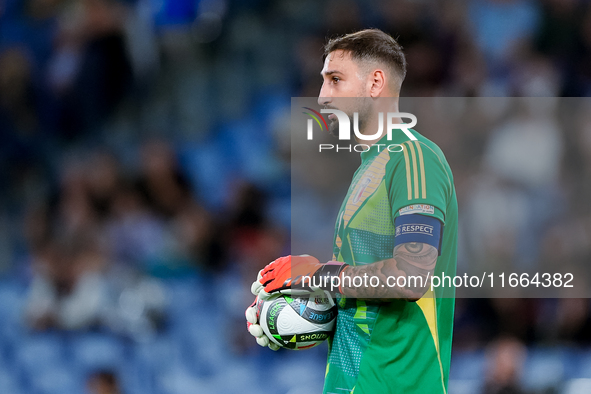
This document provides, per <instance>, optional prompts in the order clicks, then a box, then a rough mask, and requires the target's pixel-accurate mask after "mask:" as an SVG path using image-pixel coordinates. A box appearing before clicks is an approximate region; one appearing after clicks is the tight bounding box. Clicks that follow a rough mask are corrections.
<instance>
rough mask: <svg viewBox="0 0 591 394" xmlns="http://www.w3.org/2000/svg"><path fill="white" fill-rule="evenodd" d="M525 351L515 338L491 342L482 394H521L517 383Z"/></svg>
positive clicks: (521, 391) (521, 390)
mask: <svg viewBox="0 0 591 394" xmlns="http://www.w3.org/2000/svg"><path fill="white" fill-rule="evenodd" d="M526 355H527V349H526V347H525V346H524V345H523V343H521V342H520V341H518V340H517V339H515V338H512V337H505V338H499V339H497V340H495V341H493V342H492V343H491V344H490V345H489V346H488V350H487V362H488V368H487V371H488V375H487V376H486V383H485V387H484V390H483V394H523V393H525V391H524V390H523V389H522V388H521V385H520V383H519V381H520V378H521V373H522V370H523V364H524V362H525V358H526Z"/></svg>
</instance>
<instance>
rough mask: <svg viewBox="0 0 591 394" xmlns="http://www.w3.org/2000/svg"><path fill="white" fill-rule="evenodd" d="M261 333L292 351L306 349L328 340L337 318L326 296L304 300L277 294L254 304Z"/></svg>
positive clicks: (320, 294)
mask: <svg viewBox="0 0 591 394" xmlns="http://www.w3.org/2000/svg"><path fill="white" fill-rule="evenodd" d="M257 309H258V315H259V321H260V324H261V327H262V329H263V332H264V333H265V334H266V335H267V337H269V339H270V340H271V341H273V342H274V343H276V344H277V345H279V346H281V347H284V348H287V349H293V350H302V349H309V348H312V347H314V346H317V345H319V344H321V343H322V342H323V341H324V340H325V339H326V338H328V337H329V336H330V335H331V333H332V330H333V329H334V325H335V322H336V317H337V306H336V305H335V303H334V301H333V299H332V297H331V296H330V294H328V293H325V292H319V293H314V294H311V295H310V296H305V297H290V296H288V295H279V296H277V297H273V298H271V299H269V300H266V301H265V300H259V302H258V303H257Z"/></svg>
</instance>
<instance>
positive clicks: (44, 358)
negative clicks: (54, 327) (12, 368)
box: [14, 333, 64, 374]
mask: <svg viewBox="0 0 591 394" xmlns="http://www.w3.org/2000/svg"><path fill="white" fill-rule="evenodd" d="M14 358H15V365H16V366H17V367H18V368H22V369H23V370H25V371H27V372H29V373H31V374H36V373H38V372H40V371H43V370H46V369H48V368H49V367H51V366H54V365H61V364H63V361H64V354H63V348H62V338H61V337H60V336H59V335H57V334H55V333H44V334H35V335H32V336H29V337H26V338H25V339H23V341H22V342H21V343H20V345H19V346H18V347H16V348H15V349H14Z"/></svg>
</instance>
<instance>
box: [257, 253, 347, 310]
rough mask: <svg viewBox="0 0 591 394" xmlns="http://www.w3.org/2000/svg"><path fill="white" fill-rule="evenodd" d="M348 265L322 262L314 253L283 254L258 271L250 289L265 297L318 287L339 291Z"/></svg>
mask: <svg viewBox="0 0 591 394" xmlns="http://www.w3.org/2000/svg"><path fill="white" fill-rule="evenodd" d="M347 266H348V264H345V263H341V262H338V261H329V262H327V263H325V264H322V263H320V261H318V259H316V258H315V257H312V256H306V255H304V256H286V257H280V258H278V259H277V260H275V261H273V262H272V263H270V264H268V265H267V266H266V267H265V268H263V269H262V270H261V272H259V276H258V278H257V281H256V282H254V283H253V285H252V288H251V290H252V292H253V293H254V294H255V295H258V296H259V297H260V298H262V299H267V298H269V297H270V296H271V295H272V294H276V293H280V294H290V295H293V296H298V295H307V294H309V293H313V292H316V291H318V290H329V291H331V292H333V293H334V292H337V291H338V288H339V285H340V282H341V281H340V275H341V273H342V272H343V270H344V269H345V268H346V267H347ZM335 277H338V280H337V279H334V278H335Z"/></svg>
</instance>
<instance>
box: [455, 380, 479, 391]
mask: <svg viewBox="0 0 591 394" xmlns="http://www.w3.org/2000/svg"><path fill="white" fill-rule="evenodd" d="M481 387H482V381H481V380H479V379H470V380H459V379H458V380H456V379H450V380H449V383H448V385H447V390H448V392H449V393H450V394H474V393H479V392H481Z"/></svg>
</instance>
